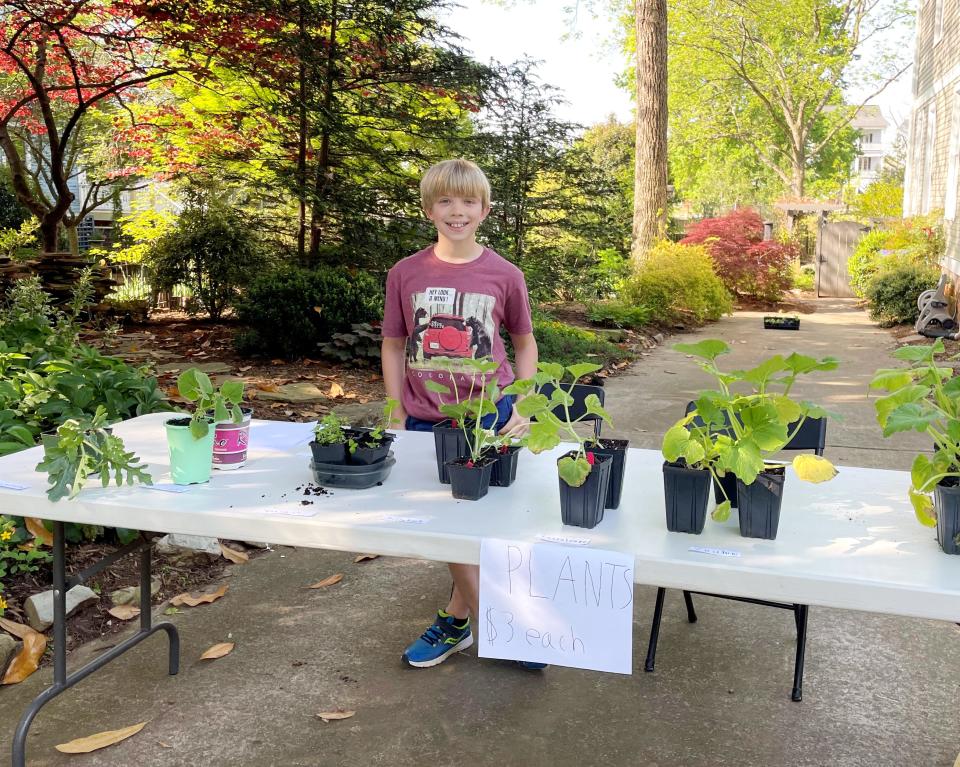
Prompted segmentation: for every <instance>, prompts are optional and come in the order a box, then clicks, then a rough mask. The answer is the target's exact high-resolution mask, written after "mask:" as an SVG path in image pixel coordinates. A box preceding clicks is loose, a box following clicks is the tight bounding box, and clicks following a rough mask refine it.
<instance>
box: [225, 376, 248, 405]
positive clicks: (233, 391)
mask: <svg viewBox="0 0 960 767" xmlns="http://www.w3.org/2000/svg"><path fill="white" fill-rule="evenodd" d="M220 393H221V394H222V395H223V398H224V399H225V400H226V401H227V402H229V403H231V404H233V405H237V404H239V403H240V401H241V400H242V399H243V381H233V380H231V381H224V382H223V383H222V384H221V385H220Z"/></svg>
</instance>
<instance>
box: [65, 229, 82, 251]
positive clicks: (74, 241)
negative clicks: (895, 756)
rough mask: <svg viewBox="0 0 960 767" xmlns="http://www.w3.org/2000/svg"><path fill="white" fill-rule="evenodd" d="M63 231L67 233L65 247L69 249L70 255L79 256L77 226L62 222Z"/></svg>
mask: <svg viewBox="0 0 960 767" xmlns="http://www.w3.org/2000/svg"><path fill="white" fill-rule="evenodd" d="M63 230H64V232H65V233H66V235H67V248H68V250H69V251H70V255H72V256H79V255H80V236H79V234H77V226H76V224H74V225H73V226H67V225H66V224H64V227H63Z"/></svg>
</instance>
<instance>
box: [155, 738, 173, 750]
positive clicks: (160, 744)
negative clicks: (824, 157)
mask: <svg viewBox="0 0 960 767" xmlns="http://www.w3.org/2000/svg"><path fill="white" fill-rule="evenodd" d="M157 745H158V746H160V748H173V746H171V745H170V744H169V743H164V742H163V741H162V740H158V741H157Z"/></svg>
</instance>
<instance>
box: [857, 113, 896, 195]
mask: <svg viewBox="0 0 960 767" xmlns="http://www.w3.org/2000/svg"><path fill="white" fill-rule="evenodd" d="M850 127H851V128H854V129H855V130H856V131H857V132H858V133H859V134H860V135H859V137H858V141H857V156H856V158H854V161H853V169H852V172H851V175H850V177H851V181H852V183H853V184H854V186H855V187H856V190H857V191H858V192H862V191H863V190H864V189H866V188H867V187H868V186H870V184H872V183H873V182H874V181H876V180H877V179H878V178H880V171H881V170H883V157H884V154H885V153H886V150H887V144H886V136H885V133H884V132H885V131H886V129H887V128H889V127H890V123H889V122H887V120H886V118H885V117H884V116H883V113H882V112H881V111H880V107H878V106H875V105H873V104H865V105H864V106H862V107H860V108H859V109H858V110H857V114H856V117H854V118H853V120H851V121H850Z"/></svg>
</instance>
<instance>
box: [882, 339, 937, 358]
mask: <svg viewBox="0 0 960 767" xmlns="http://www.w3.org/2000/svg"><path fill="white" fill-rule="evenodd" d="M937 344H939V345H940V349H939V351H940V352H942V351H943V342H941V341H940V339H939V338H938V339H937V342H936V343H934V344H932V345H930V346H927V345H924V346H901V347H900V348H899V349H897V350H896V351H894V353H893V356H894V357H895V358H896V359H898V360H905V361H907V362H929V363H931V364H932V363H933V355H934V354H936V353H937V349H936V346H937Z"/></svg>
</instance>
